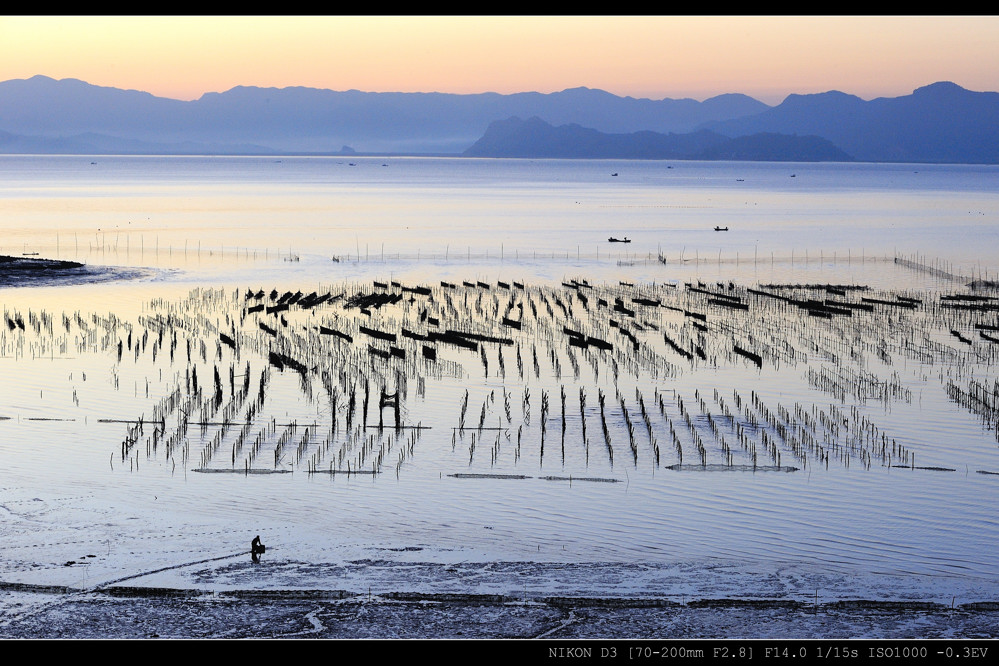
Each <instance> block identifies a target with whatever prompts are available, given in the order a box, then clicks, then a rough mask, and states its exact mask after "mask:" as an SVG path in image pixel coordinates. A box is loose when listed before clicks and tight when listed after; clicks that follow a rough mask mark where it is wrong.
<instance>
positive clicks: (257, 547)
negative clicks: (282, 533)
mask: <svg viewBox="0 0 999 666" xmlns="http://www.w3.org/2000/svg"><path fill="white" fill-rule="evenodd" d="M266 551H267V546H265V545H264V544H262V543H260V535H259V534H258V535H257V536H255V537H253V541H251V542H250V557H252V558H253V561H254V562H255V563H256V564H260V556H261V555H262V554H263V553H265V552H266Z"/></svg>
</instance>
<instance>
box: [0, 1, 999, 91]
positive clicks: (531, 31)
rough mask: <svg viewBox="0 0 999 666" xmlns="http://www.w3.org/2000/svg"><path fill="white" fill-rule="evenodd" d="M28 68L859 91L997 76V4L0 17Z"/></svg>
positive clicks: (327, 81)
mask: <svg viewBox="0 0 999 666" xmlns="http://www.w3.org/2000/svg"><path fill="white" fill-rule="evenodd" d="M35 74H44V75H46V76H51V77H53V78H57V79H61V78H77V79H82V80H84V81H87V82H89V83H93V84H97V85H104V86H113V87H117V88H132V89H137V90H145V91H148V92H151V93H153V94H155V95H159V96H163V97H172V98H176V99H194V98H197V97H199V96H201V95H202V94H203V93H205V92H219V91H224V90H228V89H229V88H232V87H234V86H237V85H252V86H264V87H268V86H274V87H286V86H309V87H316V88H329V89H333V90H348V89H358V90H365V91H417V92H430V91H439V92H454V93H475V92H487V91H491V92H501V93H512V92H522V91H538V92H553V91H557V90H563V89H565V88H572V87H576V86H587V87H590V88H601V89H603V90H607V91H608V92H611V93H614V94H617V95H631V96H633V97H648V98H651V99H662V98H664V97H670V98H681V97H692V98H694V99H705V98H707V97H710V96H713V95H717V94H720V93H725V92H741V93H745V94H748V95H752V96H753V97H756V98H757V99H760V100H761V101H764V102H767V103H770V104H776V103H779V102H780V101H781V100H783V99H784V97H785V96H786V95H788V94H790V93H812V92H823V91H827V90H841V91H843V92H847V93H851V94H855V95H859V96H860V97H863V98H864V99H871V98H873V97H894V96H898V95H905V94H908V93H910V92H912V90H913V89H914V88H917V87H919V86H922V85H926V84H929V83H933V82H935V81H941V80H948V81H953V82H955V83H957V84H958V85H961V86H964V87H965V88H969V89H971V90H979V91H983V90H989V91H999V17H995V16H978V17H974V16H955V17H946V16H930V17H920V16H911V17H899V16H887V17H842V16H830V17H816V16H804V17H771V16H766V17H760V16H742V17H739V16H733V17H716V16H706V17H691V16H682V17H670V16H645V17H640V16H554V17H541V16H526V17H516V16H494V17H489V16H468V17H461V16H456V17H449V16H395V17H386V16H371V17H361V16H346V17H337V16H312V17H309V16H294V17H283V16H267V17H252V16H249V17H240V16H222V17H200V16H196V17H178V16H166V17H155V16H134V17H128V16H125V17H113V16H69V17H53V16H38V17H31V16H8V17H2V18H0V80H7V79H15V78H27V77H30V76H33V75H35Z"/></svg>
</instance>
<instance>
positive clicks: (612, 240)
mask: <svg viewBox="0 0 999 666" xmlns="http://www.w3.org/2000/svg"><path fill="white" fill-rule="evenodd" d="M607 242H608V243H630V242H631V240H630V239H629V238H628V237H627V236H625V237H624V238H614V237H613V236H611V237H610V238H608V239H607Z"/></svg>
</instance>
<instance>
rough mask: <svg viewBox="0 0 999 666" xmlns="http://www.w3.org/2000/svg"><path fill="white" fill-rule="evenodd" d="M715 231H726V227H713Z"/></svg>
mask: <svg viewBox="0 0 999 666" xmlns="http://www.w3.org/2000/svg"><path fill="white" fill-rule="evenodd" d="M715 231H728V227H715Z"/></svg>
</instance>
